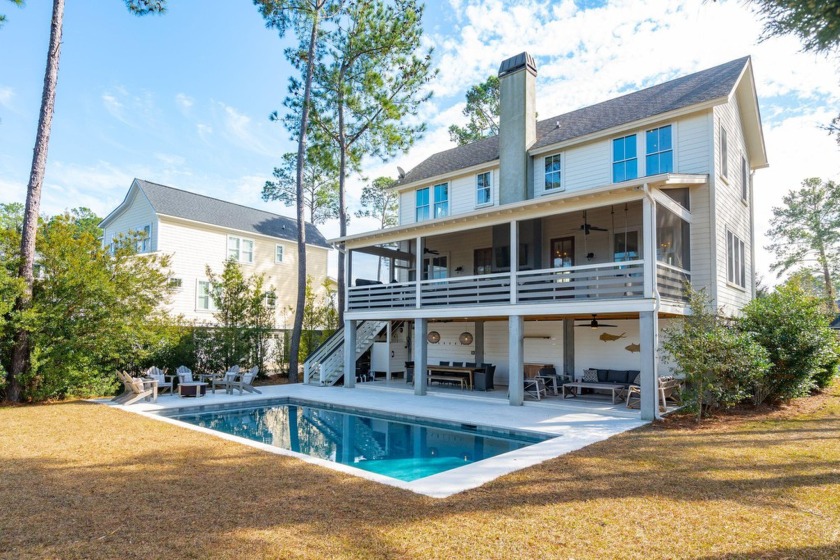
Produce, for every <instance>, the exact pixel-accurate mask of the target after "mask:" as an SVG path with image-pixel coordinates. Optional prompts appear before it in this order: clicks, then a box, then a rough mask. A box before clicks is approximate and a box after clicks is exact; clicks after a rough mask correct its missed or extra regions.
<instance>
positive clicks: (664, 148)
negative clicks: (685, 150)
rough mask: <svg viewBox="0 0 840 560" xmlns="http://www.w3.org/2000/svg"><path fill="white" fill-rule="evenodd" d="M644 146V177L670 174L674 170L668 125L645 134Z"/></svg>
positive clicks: (669, 126)
mask: <svg viewBox="0 0 840 560" xmlns="http://www.w3.org/2000/svg"><path fill="white" fill-rule="evenodd" d="M645 146H646V150H645V170H646V171H645V174H646V175H657V174H659V173H670V172H671V171H673V170H674V149H673V147H672V142H671V125H670V124H669V125H668V126H662V127H659V128H654V129H653V130H648V131H647V132H645Z"/></svg>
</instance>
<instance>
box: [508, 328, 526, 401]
mask: <svg viewBox="0 0 840 560" xmlns="http://www.w3.org/2000/svg"><path fill="white" fill-rule="evenodd" d="M524 334H525V320H524V319H523V318H522V316H521V315H511V316H510V317H508V356H509V358H508V360H509V361H508V392H509V398H510V404H511V406H522V402H523V401H524V399H525V379H524V376H525V358H524V354H525V344H524V342H525V339H524V338H523V335H524Z"/></svg>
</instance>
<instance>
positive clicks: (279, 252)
mask: <svg viewBox="0 0 840 560" xmlns="http://www.w3.org/2000/svg"><path fill="white" fill-rule="evenodd" d="M274 262H275V263H277V264H280V263H281V262H283V246H282V245H275V246H274Z"/></svg>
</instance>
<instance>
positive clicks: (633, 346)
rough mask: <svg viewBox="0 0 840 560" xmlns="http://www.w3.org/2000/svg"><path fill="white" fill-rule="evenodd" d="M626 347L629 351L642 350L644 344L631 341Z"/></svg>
mask: <svg viewBox="0 0 840 560" xmlns="http://www.w3.org/2000/svg"><path fill="white" fill-rule="evenodd" d="M624 349H625V350H627V351H628V352H640V351H641V350H642V346H641V345H640V344H637V343H635V342H633V343H630V344H628V345H627V346H625V347H624Z"/></svg>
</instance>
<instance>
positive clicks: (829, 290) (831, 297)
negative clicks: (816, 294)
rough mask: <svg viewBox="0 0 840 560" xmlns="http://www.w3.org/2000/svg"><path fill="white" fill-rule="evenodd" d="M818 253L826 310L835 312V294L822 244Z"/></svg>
mask: <svg viewBox="0 0 840 560" xmlns="http://www.w3.org/2000/svg"><path fill="white" fill-rule="evenodd" d="M819 252H820V265H821V266H822V272H823V281H824V282H825V295H826V298H827V299H828V308H829V309H830V310H831V312H832V313H833V312H835V311H837V294H836V293H835V292H834V281H833V279H832V278H831V271H830V270H829V268H828V256H827V255H826V254H825V246H824V245H823V244H822V243H820V246H819Z"/></svg>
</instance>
